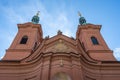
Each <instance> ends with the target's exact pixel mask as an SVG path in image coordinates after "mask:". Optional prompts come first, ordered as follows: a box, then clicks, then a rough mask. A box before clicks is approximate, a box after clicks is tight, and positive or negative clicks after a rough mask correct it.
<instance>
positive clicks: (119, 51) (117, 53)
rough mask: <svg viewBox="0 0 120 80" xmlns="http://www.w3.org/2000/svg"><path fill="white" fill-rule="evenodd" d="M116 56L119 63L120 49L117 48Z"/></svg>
mask: <svg viewBox="0 0 120 80" xmlns="http://www.w3.org/2000/svg"><path fill="white" fill-rule="evenodd" d="M114 56H115V57H116V59H117V60H118V61H120V48H115V50H114Z"/></svg>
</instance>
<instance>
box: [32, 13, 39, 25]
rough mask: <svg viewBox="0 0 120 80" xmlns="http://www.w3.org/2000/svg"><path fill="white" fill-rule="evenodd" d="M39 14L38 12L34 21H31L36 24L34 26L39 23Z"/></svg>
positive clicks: (33, 18)
mask: <svg viewBox="0 0 120 80" xmlns="http://www.w3.org/2000/svg"><path fill="white" fill-rule="evenodd" d="M39 13H40V11H38V12H37V14H36V15H34V16H33V17H32V20H31V21H32V23H34V24H38V23H39V16H38V15H39Z"/></svg>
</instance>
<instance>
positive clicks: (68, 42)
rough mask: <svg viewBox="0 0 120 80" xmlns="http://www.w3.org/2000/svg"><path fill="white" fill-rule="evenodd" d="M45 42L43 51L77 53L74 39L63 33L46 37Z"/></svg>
mask: <svg viewBox="0 0 120 80" xmlns="http://www.w3.org/2000/svg"><path fill="white" fill-rule="evenodd" d="M45 43H46V44H45V46H44V50H42V51H43V53H48V52H53V53H57V52H65V53H70V52H73V53H78V52H77V48H76V40H75V39H72V38H69V37H67V36H64V35H57V36H55V37H52V38H50V39H48V40H47V41H46V42H45Z"/></svg>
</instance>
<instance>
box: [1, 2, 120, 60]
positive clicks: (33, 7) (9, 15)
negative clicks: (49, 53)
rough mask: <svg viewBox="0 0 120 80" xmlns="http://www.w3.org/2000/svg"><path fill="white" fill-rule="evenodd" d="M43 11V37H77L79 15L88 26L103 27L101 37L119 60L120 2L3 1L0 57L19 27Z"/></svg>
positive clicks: (41, 18)
mask: <svg viewBox="0 0 120 80" xmlns="http://www.w3.org/2000/svg"><path fill="white" fill-rule="evenodd" d="M37 11H40V24H41V25H42V29H43V34H44V37H45V36H47V35H49V36H50V37H52V36H54V35H56V34H57V31H58V30H61V31H62V32H63V34H65V35H67V36H70V37H71V36H73V37H76V30H77V26H78V19H79V17H78V14H77V12H78V11H80V12H81V13H82V16H84V17H85V18H86V20H87V22H88V23H92V24H99V25H102V29H101V34H102V36H103V38H104V39H105V41H106V42H107V44H108V46H109V48H110V49H112V50H113V51H114V56H115V57H116V58H117V60H120V0H0V33H1V34H0V45H1V47H0V57H3V56H4V54H5V50H6V49H8V48H9V46H10V44H11V43H12V41H13V39H14V37H15V35H16V34H17V31H18V29H17V24H19V23H26V22H30V21H31V18H32V17H33V15H35V14H36V12H37Z"/></svg>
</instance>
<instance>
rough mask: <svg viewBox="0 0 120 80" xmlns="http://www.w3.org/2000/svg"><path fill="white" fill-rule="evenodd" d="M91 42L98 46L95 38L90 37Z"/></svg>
mask: <svg viewBox="0 0 120 80" xmlns="http://www.w3.org/2000/svg"><path fill="white" fill-rule="evenodd" d="M91 40H92V43H93V44H94V45H98V44H99V43H98V40H97V38H96V37H91Z"/></svg>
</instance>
